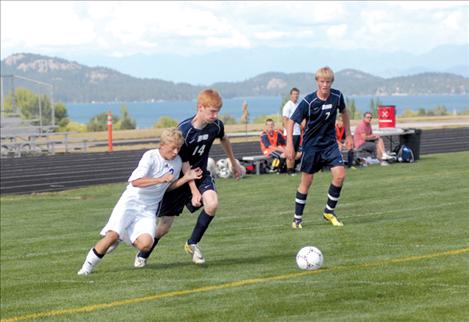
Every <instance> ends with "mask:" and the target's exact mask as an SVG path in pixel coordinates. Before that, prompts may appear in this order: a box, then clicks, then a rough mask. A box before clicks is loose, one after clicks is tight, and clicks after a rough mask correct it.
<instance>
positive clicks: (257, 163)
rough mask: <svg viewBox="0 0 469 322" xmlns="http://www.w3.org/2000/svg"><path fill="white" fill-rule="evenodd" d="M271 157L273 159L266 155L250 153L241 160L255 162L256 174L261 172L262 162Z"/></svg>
mask: <svg viewBox="0 0 469 322" xmlns="http://www.w3.org/2000/svg"><path fill="white" fill-rule="evenodd" d="M270 159H271V158H270V157H268V156H265V155H248V156H245V157H242V158H241V160H243V161H250V162H253V163H254V165H255V166H256V175H260V174H261V162H262V161H267V160H270Z"/></svg>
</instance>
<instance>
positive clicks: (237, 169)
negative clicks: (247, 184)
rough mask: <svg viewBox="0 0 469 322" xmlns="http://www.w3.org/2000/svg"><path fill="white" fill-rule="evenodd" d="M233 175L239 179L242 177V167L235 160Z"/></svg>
mask: <svg viewBox="0 0 469 322" xmlns="http://www.w3.org/2000/svg"><path fill="white" fill-rule="evenodd" d="M232 171H233V177H234V178H235V179H236V180H239V179H240V178H241V167H240V166H239V164H238V162H235V163H234V165H233V170H232Z"/></svg>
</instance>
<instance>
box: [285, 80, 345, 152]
mask: <svg viewBox="0 0 469 322" xmlns="http://www.w3.org/2000/svg"><path fill="white" fill-rule="evenodd" d="M337 110H339V111H340V112H343V111H344V110H345V102H344V96H343V95H342V93H341V92H340V91H338V90H336V89H331V94H330V95H329V97H328V98H327V100H325V101H323V100H321V99H320V98H319V97H318V96H317V95H316V92H314V93H311V94H309V95H307V96H305V98H303V100H302V101H301V102H300V103H299V104H298V107H297V108H296V110H295V112H294V113H293V115H292V116H291V119H292V120H293V121H295V122H296V123H300V124H301V122H302V121H303V120H304V119H306V127H305V130H304V134H303V151H304V150H305V149H314V150H316V149H324V148H326V147H328V146H329V145H331V144H337V141H336V137H335V119H336V117H337Z"/></svg>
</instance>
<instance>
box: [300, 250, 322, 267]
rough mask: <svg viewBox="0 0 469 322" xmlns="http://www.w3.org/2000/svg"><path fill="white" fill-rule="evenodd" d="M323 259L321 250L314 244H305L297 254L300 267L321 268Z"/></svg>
mask: <svg viewBox="0 0 469 322" xmlns="http://www.w3.org/2000/svg"><path fill="white" fill-rule="evenodd" d="M323 260H324V257H323V256H322V253H321V251H320V250H319V249H318V248H316V247H314V246H305V247H303V248H302V249H300V251H299V252H298V254H296V264H297V265H298V267H299V268H300V269H307V270H315V269H319V268H321V266H322V262H323Z"/></svg>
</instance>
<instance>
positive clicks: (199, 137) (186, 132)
mask: <svg viewBox="0 0 469 322" xmlns="http://www.w3.org/2000/svg"><path fill="white" fill-rule="evenodd" d="M193 119H194V116H193V117H191V118H188V119H186V120H184V121H182V122H181V123H180V124H179V125H178V127H179V129H180V130H181V132H182V136H183V137H184V144H183V145H182V147H181V150H180V151H179V155H180V156H181V159H182V162H186V161H189V164H190V165H191V168H197V167H199V168H200V169H202V170H203V171H204V173H208V170H207V160H208V155H209V153H210V148H211V147H212V144H213V141H214V140H215V139H216V138H219V139H222V138H223V137H224V136H225V126H224V125H223V122H222V121H220V120H215V122H213V123H210V124H207V125H206V126H205V127H204V128H203V129H196V128H195V127H194V126H193V125H192V120H193Z"/></svg>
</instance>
